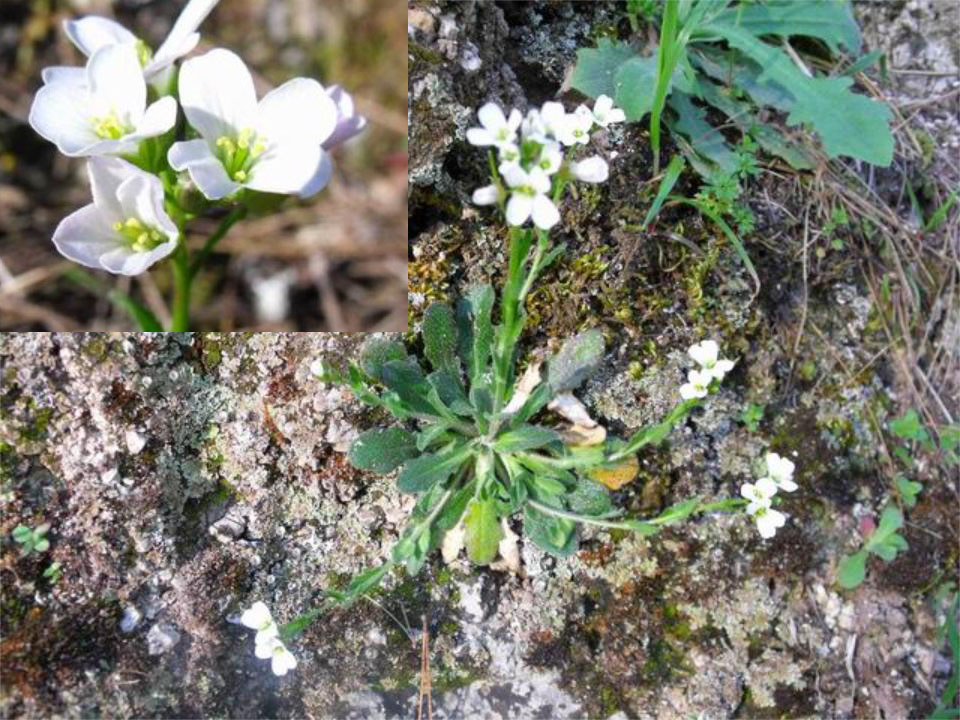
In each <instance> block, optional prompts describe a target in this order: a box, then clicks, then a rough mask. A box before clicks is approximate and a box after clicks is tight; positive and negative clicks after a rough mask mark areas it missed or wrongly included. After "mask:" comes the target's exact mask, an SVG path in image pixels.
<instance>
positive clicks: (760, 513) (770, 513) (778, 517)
mask: <svg viewBox="0 0 960 720" xmlns="http://www.w3.org/2000/svg"><path fill="white" fill-rule="evenodd" d="M776 493H777V486H776V484H775V483H774V482H773V481H772V480H770V479H769V478H760V479H759V480H757V482H756V484H753V485H752V484H750V483H744V484H743V486H741V488H740V494H741V495H743V497H745V498H746V499H747V500H749V501H750V502H749V503H748V504H747V514H748V515H750V516H751V517H753V519H754V521H755V522H756V523H757V530H758V531H759V533H760V537H762V538H767V539H769V538H772V537H773V536H774V535H776V533H777V528H780V527H783V526H784V524H786V522H787V516H786V515H784V514H783V513H782V512H780V511H778V510H774V509H773V507H772V504H773V496H774V495H776Z"/></svg>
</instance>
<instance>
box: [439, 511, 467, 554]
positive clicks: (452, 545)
mask: <svg viewBox="0 0 960 720" xmlns="http://www.w3.org/2000/svg"><path fill="white" fill-rule="evenodd" d="M466 534H467V531H466V528H464V526H463V520H460V522H458V523H457V524H456V525H454V526H453V527H452V528H450V529H449V530H447V532H446V533H445V534H444V536H443V542H442V543H441V544H440V555H441V556H442V557H443V561H444V562H445V563H446V564H447V565H449V564H450V563H452V562H453V561H454V560H456V559H457V556H458V555H459V554H460V551H461V550H463V538H464V537H465V536H466Z"/></svg>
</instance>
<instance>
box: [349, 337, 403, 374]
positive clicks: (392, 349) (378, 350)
mask: <svg viewBox="0 0 960 720" xmlns="http://www.w3.org/2000/svg"><path fill="white" fill-rule="evenodd" d="M406 359H407V350H406V348H404V347H403V344H402V343H399V342H397V341H396V340H390V339H388V338H382V337H374V338H369V339H368V340H366V341H364V343H363V345H361V346H360V367H361V368H362V369H363V371H364V372H365V373H366V374H367V375H369V376H370V377H372V378H373V379H374V380H376V381H378V382H383V366H384V365H386V364H387V363H388V362H391V361H404V360H406Z"/></svg>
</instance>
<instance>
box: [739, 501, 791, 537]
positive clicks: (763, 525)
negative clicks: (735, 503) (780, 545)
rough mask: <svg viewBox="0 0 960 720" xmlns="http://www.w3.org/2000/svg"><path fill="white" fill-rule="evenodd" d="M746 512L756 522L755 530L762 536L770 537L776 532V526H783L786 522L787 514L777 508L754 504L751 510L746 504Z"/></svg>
mask: <svg viewBox="0 0 960 720" xmlns="http://www.w3.org/2000/svg"><path fill="white" fill-rule="evenodd" d="M747 512H748V513H750V514H751V515H752V516H753V519H754V520H755V521H756V523H757V530H758V531H759V532H760V537H762V538H766V539H769V538H772V537H773V536H774V535H776V534H777V528H781V527H783V526H784V525H785V524H786V522H787V516H786V515H784V514H783V513H782V512H780V511H779V510H774V509H773V508H771V507H765V506H762V505H758V506H754V507H753V510H752V512H751V509H750V506H749V505H748V506H747Z"/></svg>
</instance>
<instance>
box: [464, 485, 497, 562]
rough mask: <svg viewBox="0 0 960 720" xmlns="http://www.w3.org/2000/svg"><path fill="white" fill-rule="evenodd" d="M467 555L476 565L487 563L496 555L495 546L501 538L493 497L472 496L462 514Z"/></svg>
mask: <svg viewBox="0 0 960 720" xmlns="http://www.w3.org/2000/svg"><path fill="white" fill-rule="evenodd" d="M464 527H465V529H466V535H465V537H464V540H465V541H466V545H467V556H468V557H469V558H470V560H471V561H473V562H474V563H476V564H477V565H487V564H489V563H490V562H492V561H493V559H494V558H495V557H497V546H498V545H499V544H500V540H501V539H502V538H503V530H501V528H500V520H499V518H498V517H497V508H496V504H495V502H494V500H493V498H486V499H484V500H481V499H479V498H474V499H473V500H472V501H471V502H470V504H469V505H468V506H467V513H466V515H465V516H464Z"/></svg>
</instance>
